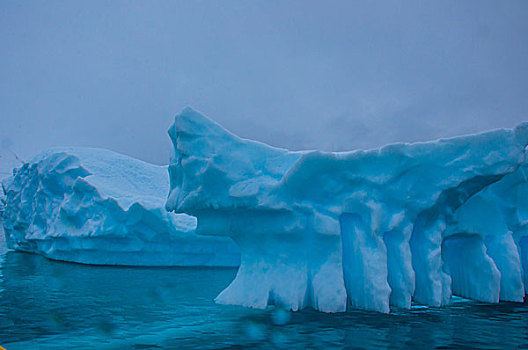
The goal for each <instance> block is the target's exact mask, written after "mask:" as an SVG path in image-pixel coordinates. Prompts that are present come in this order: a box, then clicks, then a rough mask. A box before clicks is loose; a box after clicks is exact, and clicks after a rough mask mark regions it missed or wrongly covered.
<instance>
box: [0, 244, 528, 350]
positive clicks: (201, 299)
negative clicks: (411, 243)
mask: <svg viewBox="0 0 528 350" xmlns="http://www.w3.org/2000/svg"><path fill="white" fill-rule="evenodd" d="M1 260H2V262H1V265H0V266H1V267H0V345H2V346H4V347H5V348H6V349H8V350H12V349H35V348H41V349H48V348H58V349H94V348H103V349H160V348H166V349H186V348H205V349H222V348H241V349H245V348H284V349H291V348H307V349H312V348H322V349H343V348H346V349H354V348H357V349H360V348H366V349H397V348H416V349H433V348H437V349H455V348H456V349H461V348H483V349H504V348H517V347H521V348H528V304H515V303H501V304H499V305H483V304H479V303H475V302H470V301H465V300H462V299H456V300H455V301H454V302H453V303H452V305H451V306H449V307H446V308H425V307H420V306H414V307H413V309H412V310H410V311H408V310H401V311H399V312H394V313H391V314H389V315H383V314H378V313H371V312H362V311H349V312H347V313H342V314H324V313H319V312H316V311H313V310H304V311H302V312H296V313H290V312H286V311H283V310H277V309H273V308H269V309H268V310H252V309H245V308H241V307H233V306H223V305H216V304H215V303H214V302H213V298H214V297H215V296H216V295H217V294H218V293H219V292H220V291H221V290H222V289H223V288H224V287H225V286H226V285H228V284H229V282H230V281H231V280H232V278H233V277H234V275H235V273H236V269H214V268H199V269H198V268H125V267H121V268H114V267H103V266H85V265H77V264H69V263H61V262H54V261H49V260H46V259H44V258H42V257H40V256H36V255H30V254H24V253H17V252H7V253H3V254H2V255H1Z"/></svg>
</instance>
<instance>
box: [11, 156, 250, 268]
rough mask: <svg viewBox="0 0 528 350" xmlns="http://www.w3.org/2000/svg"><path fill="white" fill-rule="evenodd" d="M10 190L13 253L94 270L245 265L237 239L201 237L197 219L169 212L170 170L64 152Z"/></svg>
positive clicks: (32, 167)
mask: <svg viewBox="0 0 528 350" xmlns="http://www.w3.org/2000/svg"><path fill="white" fill-rule="evenodd" d="M6 184H7V193H6V207H5V213H4V215H3V221H4V231H5V235H6V242H7V245H8V247H9V248H11V249H16V250H20V251H26V252H32V253H38V254H41V255H44V256H46V257H48V258H51V259H56V260H64V261H71V262H78V263H86V264H102V265H141V266H238V264H239V260H240V258H239V255H240V254H239V250H238V248H237V247H236V245H235V244H234V243H233V242H232V241H231V239H228V238H225V237H206V236H198V235H196V234H195V228H196V219H195V218H194V217H191V216H188V215H185V214H177V215H176V214H173V213H167V211H166V210H165V209H164V204H165V199H166V196H167V189H168V186H169V180H168V175H167V167H164V166H156V165H152V164H148V163H145V162H142V161H140V160H136V159H133V158H131V157H128V156H124V155H121V154H118V153H114V152H111V151H108V150H103V149H93V148H56V149H51V150H48V151H45V152H43V153H41V154H39V155H37V156H36V157H35V158H34V159H32V160H31V161H30V162H28V163H26V164H24V165H23V166H22V167H21V168H19V169H18V170H16V171H15V175H14V177H12V178H11V179H10V180H9V181H8V182H6Z"/></svg>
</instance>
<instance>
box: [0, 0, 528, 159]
mask: <svg viewBox="0 0 528 350" xmlns="http://www.w3.org/2000/svg"><path fill="white" fill-rule="evenodd" d="M527 15H528V2H526V1H507V2H499V1H464V2H461V1H441V2H440V1H434V2H433V1H405V2H400V1H370V2H355V1H329V2H328V1H325V2H317V1H283V2H279V1H247V2H246V1H185V2H184V1H90V2H80V1H45V2H44V1H27V2H20V1H5V0H4V1H2V2H0V47H1V48H2V54H1V55H0V147H1V148H2V151H5V150H10V151H13V152H15V153H16V154H18V155H19V156H20V157H21V158H23V159H25V160H28V159H29V158H31V157H32V156H33V155H34V154H35V153H37V152H39V151H41V150H43V149H45V148H49V147H52V146H65V145H74V146H91V147H102V148H107V149H111V150H114V151H117V152H121V153H125V154H128V155H131V156H134V157H136V158H139V159H142V160H145V161H148V162H152V163H156V164H166V163H167V162H168V157H169V150H170V147H171V144H170V140H169V138H168V136H167V132H166V131H167V129H168V128H169V126H170V124H171V123H172V121H173V118H174V115H175V114H177V113H178V112H179V111H180V110H181V109H182V108H184V107H186V106H191V107H193V108H194V109H197V110H199V111H200V112H202V113H204V114H206V115H207V116H209V117H210V118H212V119H214V120H215V121H217V122H218V123H220V124H222V125H223V126H225V127H226V128H228V129H229V130H230V131H232V132H234V133H236V134H238V135H240V136H242V137H245V138H251V139H256V140H259V141H263V142H266V143H268V144H271V145H274V146H278V147H285V148H289V149H322V150H329V151H342V150H352V149H356V148H372V147H378V146H381V145H384V144H387V143H393V142H413V141H425V140H430V139H435V138H440V137H450V136H456V135H460V134H467V133H474V132H479V131H484V130H488V129H493V128H501V127H513V126H515V125H516V124H518V123H520V122H522V121H525V120H528V98H527V93H526V92H527V91H528V63H527V62H528V21H527V20H526V18H527ZM0 161H1V159H0Z"/></svg>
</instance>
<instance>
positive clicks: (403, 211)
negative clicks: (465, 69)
mask: <svg viewBox="0 0 528 350" xmlns="http://www.w3.org/2000/svg"><path fill="white" fill-rule="evenodd" d="M169 135H170V137H171V139H172V141H173V145H174V150H173V154H172V157H171V161H170V165H169V174H170V187H171V191H170V193H169V197H168V199H167V204H166V207H167V210H169V211H175V212H177V213H188V214H190V215H193V216H196V217H197V219H198V224H197V229H196V232H197V233H198V234H207V235H217V236H229V237H231V238H232V239H233V240H234V241H235V242H236V243H237V244H238V246H239V247H240V250H241V265H240V268H239V270H238V273H237V275H236V278H235V280H234V281H233V282H232V283H231V284H230V285H229V286H228V287H227V288H226V289H225V290H224V291H222V293H221V294H220V295H219V296H218V297H217V299H216V301H217V302H219V303H224V304H235V305H244V306H249V307H256V308H264V307H266V306H267V305H269V304H275V305H280V306H282V307H286V308H289V309H291V310H299V309H302V308H304V307H308V306H310V307H313V308H315V309H317V310H321V311H324V312H341V311H345V310H346V308H347V306H352V307H355V308H362V309H367V310H375V311H380V312H389V310H390V307H391V306H396V307H402V308H409V307H410V305H411V300H414V301H415V302H418V303H422V304H427V305H432V306H441V305H445V304H446V303H448V302H449V300H450V298H451V295H452V294H458V295H461V296H465V297H468V298H472V299H476V300H482V301H487V302H498V301H499V300H514V301H521V300H522V298H523V296H524V283H526V280H525V281H524V283H523V280H522V275H523V271H524V270H526V268H527V267H528V263H527V261H528V257H527V254H528V240H527V239H526V238H524V232H525V226H526V225H525V223H526V222H525V221H523V220H525V219H526V217H525V216H522V217H521V216H520V215H519V214H520V212H521V211H522V210H526V205H525V203H526V198H527V197H526V189H525V187H524V186H525V185H524V184H525V182H526V178H525V177H524V171H523V169H524V168H523V167H521V165H522V164H523V163H524V162H525V161H526V150H525V148H526V145H527V143H528V124H521V125H519V126H518V127H517V128H515V129H511V130H509V129H504V130H495V131H490V132H486V133H482V134H478V135H470V136H463V137H456V138H451V139H442V140H437V141H432V142H423V143H414V144H393V145H388V146H385V147H382V148H380V149H373V150H358V151H352V152H341V153H327V152H319V151H306V152H289V151H287V150H284V149H278V148H273V147H270V146H267V145H265V144H262V143H259V142H255V141H250V140H245V139H241V138H239V137H237V136H235V135H233V134H231V133H229V132H228V131H226V130H225V129H224V128H222V127H221V126H219V125H218V124H216V123H215V122H213V121H211V120H209V119H208V118H206V117H204V116H203V115H201V114H200V113H198V112H196V111H194V110H192V109H190V108H187V109H185V110H183V111H182V112H181V113H180V114H179V115H177V116H176V118H175V122H174V124H173V126H172V127H171V128H170V130H169ZM511 182H513V183H517V182H519V183H520V185H518V186H517V185H514V184H512V185H509V184H510V183H511ZM504 183H505V185H503V184H504ZM501 186H502V187H501ZM494 188H496V190H493V189H494ZM521 188H522V190H521ZM484 190H488V191H490V194H489V195H487V194H486V195H485V198H484V200H485V201H487V202H486V203H483V204H482V205H483V206H486V208H487V209H486V210H488V211H492V212H493V213H495V212H497V213H499V212H500V213H501V216H499V215H495V214H494V215H487V214H485V213H484V212H481V211H480V209H479V208H478V206H479V205H480V204H479V203H480V202H479V203H472V202H471V200H472V199H473V198H475V201H476V200H477V199H476V198H478V196H476V195H480V194H483V196H484V193H485V192H483V191H484ZM492 197H493V198H492ZM509 197H512V198H515V202H512V200H511V199H509ZM497 198H499V199H497ZM499 203H500V204H499ZM488 206H491V207H493V208H488ZM495 206H496V207H497V208H495ZM486 213H487V212H486ZM523 214H524V213H523ZM495 221H496V222H497V223H495ZM476 223H480V224H481V225H480V226H478V225H476ZM473 224H475V225H473ZM492 224H493V225H494V226H492ZM495 228H496V229H495ZM525 275H526V274H525Z"/></svg>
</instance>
